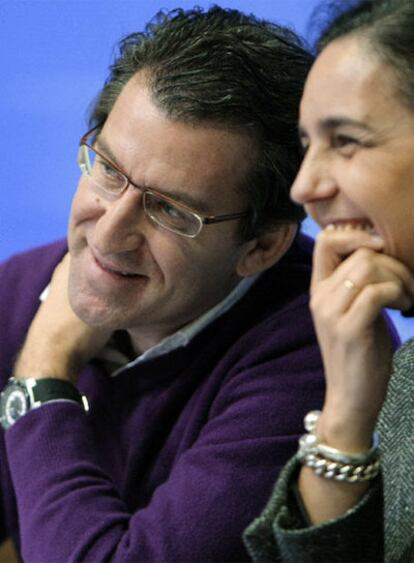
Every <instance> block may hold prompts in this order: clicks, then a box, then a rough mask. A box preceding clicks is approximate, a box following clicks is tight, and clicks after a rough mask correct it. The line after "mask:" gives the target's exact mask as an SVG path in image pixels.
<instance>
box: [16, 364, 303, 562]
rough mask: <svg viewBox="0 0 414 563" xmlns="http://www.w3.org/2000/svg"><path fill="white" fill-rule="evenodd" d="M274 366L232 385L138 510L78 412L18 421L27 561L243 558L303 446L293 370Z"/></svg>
mask: <svg viewBox="0 0 414 563" xmlns="http://www.w3.org/2000/svg"><path fill="white" fill-rule="evenodd" d="M270 367H273V369H272V371H273V370H274V371H273V373H272V374H269V375H266V376H264V375H263V373H261V366H257V368H256V369H255V368H254V367H253V366H251V367H249V369H246V370H245V371H240V373H238V374H237V375H236V374H234V376H233V377H229V381H228V382H227V383H226V385H224V386H223V389H222V390H221V392H220V394H219V395H218V396H217V397H216V398H215V400H214V402H213V404H212V406H211V409H210V412H209V413H206V415H207V416H208V420H206V424H205V425H204V426H203V429H202V431H201V433H200V435H199V439H198V440H197V441H196V442H195V443H194V444H193V446H192V447H191V448H190V449H189V450H186V451H185V452H183V453H182V454H181V455H180V456H179V458H178V460H177V462H176V464H175V465H174V468H173V470H172V472H171V473H170V475H169V478H168V479H167V481H165V482H164V483H163V484H162V485H160V486H159V487H158V488H157V489H156V490H155V492H154V494H153V496H152V498H151V500H150V501H149V504H148V505H147V506H145V507H142V508H141V509H140V510H138V511H136V512H131V511H130V509H129V508H128V506H127V504H126V503H125V501H123V500H122V499H121V496H120V494H119V492H118V491H117V490H116V489H115V488H114V486H113V484H112V482H111V479H110V478H109V477H108V475H106V474H105V471H104V470H103V469H102V467H101V465H100V462H99V452H98V451H97V450H96V446H95V443H94V435H93V432H92V430H91V428H90V427H89V423H88V419H87V415H85V413H84V412H83V411H82V409H81V407H80V406H78V405H77V404H75V403H54V404H53V403H50V404H48V405H45V406H43V407H41V408H39V409H37V410H35V411H32V412H30V413H29V414H27V415H26V416H24V417H23V418H22V419H20V420H19V421H18V422H17V423H16V424H15V425H14V426H13V427H12V428H11V429H10V430H8V431H7V433H6V442H7V448H8V459H9V464H10V468H11V472H12V475H13V481H14V486H15V491H16V496H17V501H18V505H19V514H20V533H21V539H22V556H23V558H29V555H30V557H31V558H33V559H35V560H39V561H40V560H62V561H66V560H84V559H85V558H86V559H89V560H96V561H102V560H107V559H110V558H111V559H112V560H113V561H118V560H134V559H135V560H138V559H139V560H141V559H142V560H152V561H172V560H183V561H185V560H188V561H190V560H198V559H200V560H217V561H218V560H220V561H224V560H226V559H231V560H246V559H247V554H246V553H245V552H244V550H243V547H242V542H241V532H242V530H243V528H244V527H245V526H246V525H247V523H248V522H249V521H250V520H251V519H252V518H253V516H254V515H255V514H257V513H258V511H259V510H260V507H261V506H263V504H264V502H265V501H266V498H267V496H268V494H269V492H270V489H271V485H272V482H273V479H274V476H275V467H276V471H277V468H278V467H280V466H281V465H282V464H283V462H284V460H285V459H286V458H287V457H288V456H289V455H290V453H291V452H292V448H293V447H295V446H296V441H297V438H298V435H297V434H296V433H295V430H296V429H297V430H298V427H299V425H300V421H299V420H297V421H296V418H301V417H296V415H295V413H294V411H289V409H288V408H287V405H289V404H291V403H292V402H293V401H294V394H295V391H294V385H293V384H292V387H291V390H290V391H286V390H285V389H284V387H285V385H284V384H285V382H286V380H285V378H284V377H283V376H282V375H283V374H282V373H281V369H284V370H285V374H284V375H286V366H285V367H283V365H282V363H281V362H277V361H274V362H273V366H270ZM291 375H292V378H293V377H294V376H295V373H294V372H292V374H291ZM309 383H311V382H309ZM278 396H280V403H277V397H278ZM308 400H309V402H313V400H314V398H312V397H311V394H310V393H309V394H308V397H307V399H306V400H305V402H306V401H308ZM304 406H305V408H307V407H308V405H307V404H305V405H304ZM272 407H273V409H274V412H272V410H271V409H272ZM264 413H269V416H266V415H265V414H264ZM289 417H291V419H290V420H289ZM289 427H291V428H292V431H293V433H292V434H289V432H288V431H287V428H289ZM277 429H279V432H280V433H279V434H277ZM137 432H138V430H137ZM29 459H30V463H28V462H27V460H29ZM62 530H64V533H62Z"/></svg>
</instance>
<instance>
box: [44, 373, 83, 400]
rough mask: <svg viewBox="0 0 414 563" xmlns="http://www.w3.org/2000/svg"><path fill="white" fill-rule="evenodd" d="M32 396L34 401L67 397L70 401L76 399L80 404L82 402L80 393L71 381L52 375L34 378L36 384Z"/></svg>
mask: <svg viewBox="0 0 414 563" xmlns="http://www.w3.org/2000/svg"><path fill="white" fill-rule="evenodd" d="M33 398H34V400H35V401H36V402H37V401H39V402H40V403H46V402H47V401H55V400H59V399H68V400H70V401H76V402H77V403H80V404H81V405H83V404H84V402H83V400H82V395H81V394H80V393H79V391H78V390H77V389H76V387H75V386H74V385H72V383H70V382H69V381H64V380H63V379H56V378H52V377H50V378H49V377H48V378H44V379H36V385H34V387H33Z"/></svg>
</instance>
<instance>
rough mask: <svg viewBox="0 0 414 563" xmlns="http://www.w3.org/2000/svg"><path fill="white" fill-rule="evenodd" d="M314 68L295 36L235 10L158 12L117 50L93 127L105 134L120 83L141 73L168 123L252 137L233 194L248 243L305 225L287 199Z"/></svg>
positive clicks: (298, 210)
mask: <svg viewBox="0 0 414 563" xmlns="http://www.w3.org/2000/svg"><path fill="white" fill-rule="evenodd" d="M312 62H313V59H312V56H311V55H310V53H309V52H308V51H307V49H305V47H304V45H303V44H302V41H301V40H300V39H299V38H298V36H297V35H296V34H295V33H294V32H292V31H291V30H289V29H288V28H286V27H282V26H280V25H276V24H274V23H271V22H269V21H265V20H259V19H258V18H256V17H255V16H253V15H246V14H243V13H241V12H239V11H238V10H230V9H223V8H220V7H218V6H213V7H211V8H210V9H209V10H206V11H204V10H202V9H201V8H198V7H197V8H194V9H192V10H188V11H185V10H182V9H176V10H173V11H171V12H169V13H166V12H164V11H163V12H159V13H158V14H157V15H156V16H155V18H154V19H153V20H152V21H151V22H150V23H149V24H147V26H146V27H145V30H144V31H143V32H137V33H132V34H130V35H128V36H127V37H125V38H124V39H123V40H122V41H121V42H120V44H119V54H118V56H117V58H116V60H115V62H114V64H113V65H112V67H111V73H110V76H109V77H108V79H107V81H106V83H105V85H104V87H103V89H102V91H101V92H100V94H99V95H98V97H97V99H96V101H95V103H94V106H93V108H92V111H91V118H90V122H91V125H101V126H102V125H103V124H104V123H105V121H106V119H107V117H108V115H109V113H110V111H111V109H112V107H113V105H114V103H115V101H116V99H117V98H118V96H119V94H120V92H121V90H122V89H123V87H124V86H125V84H126V83H127V82H128V81H129V80H130V78H131V77H132V76H134V75H135V74H136V73H137V72H139V71H141V70H144V69H145V71H146V73H147V75H148V77H149V82H148V86H149V88H150V91H151V93H152V96H153V101H154V103H155V104H156V105H157V106H158V107H159V108H160V109H161V110H162V111H164V112H165V114H166V115H167V116H168V117H169V118H171V119H176V120H178V121H183V122H188V123H191V124H194V125H198V124H203V125H204V124H210V125H213V126H219V127H224V128H228V129H234V130H238V131H241V132H243V133H246V134H248V135H250V136H251V137H252V139H254V140H255V142H256V143H257V147H258V157H257V159H256V161H255V163H254V166H252V168H251V170H250V173H249V174H248V175H247V176H246V177H245V178H244V180H243V185H242V186H240V189H241V190H242V191H243V193H245V194H247V199H248V203H249V214H248V217H247V218H246V220H244V221H243V223H242V225H241V229H242V231H241V236H242V239H243V240H249V239H251V238H253V237H255V236H257V235H260V234H261V233H263V232H266V231H268V230H274V229H275V228H277V225H278V224H280V223H281V222H283V223H285V222H297V221H300V220H301V219H303V216H304V213H303V210H302V208H300V207H299V206H297V205H295V204H294V203H292V202H291V200H290V197H289V191H290V186H291V184H292V182H293V180H294V178H295V175H296V173H297V171H298V168H299V165H300V161H301V148H300V145H299V142H298V135H297V119H298V110H299V102H300V98H301V95H302V91H303V86H304V82H305V78H306V75H307V73H308V71H309V68H310V66H311V64H312Z"/></svg>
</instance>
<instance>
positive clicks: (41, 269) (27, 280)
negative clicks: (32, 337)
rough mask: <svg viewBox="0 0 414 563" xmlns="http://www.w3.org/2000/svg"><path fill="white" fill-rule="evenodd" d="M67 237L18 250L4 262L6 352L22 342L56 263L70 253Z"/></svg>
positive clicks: (0, 302)
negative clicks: (68, 251) (65, 239)
mask: <svg viewBox="0 0 414 563" xmlns="http://www.w3.org/2000/svg"><path fill="white" fill-rule="evenodd" d="M66 250H67V246H66V242H65V241H63V240H62V241H57V242H54V243H51V244H48V245H44V246H41V247H37V248H33V249H31V250H28V251H26V252H21V253H19V254H16V255H14V256H12V257H10V258H9V259H7V260H6V261H4V262H2V263H1V264H0V288H1V290H0V311H1V316H0V332H1V334H0V343H1V344H2V345H3V352H6V351H7V349H8V348H10V346H12V343H14V342H20V340H21V338H22V335H23V334H24V333H25V331H26V329H27V325H28V323H29V322H30V320H31V318H32V316H33V314H34V312H35V311H36V309H37V308H38V306H39V297H40V294H41V292H42V291H43V289H44V288H45V287H46V286H47V284H48V283H49V281H50V278H51V275H52V273H53V271H54V269H55V266H56V264H57V263H58V262H59V261H60V260H61V259H62V257H63V256H64V254H65V253H66Z"/></svg>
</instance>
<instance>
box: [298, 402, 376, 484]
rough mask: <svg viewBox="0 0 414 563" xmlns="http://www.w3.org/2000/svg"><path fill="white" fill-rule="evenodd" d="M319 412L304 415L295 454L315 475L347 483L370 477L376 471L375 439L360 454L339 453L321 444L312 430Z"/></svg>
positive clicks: (314, 427) (373, 475)
mask: <svg viewBox="0 0 414 563" xmlns="http://www.w3.org/2000/svg"><path fill="white" fill-rule="evenodd" d="M320 414H321V411H311V412H309V413H308V414H307V415H306V416H305V420H304V423H305V428H306V430H307V431H308V434H304V435H303V436H302V437H301V438H300V440H299V450H298V457H299V459H300V461H301V463H302V464H303V465H305V466H306V467H310V468H311V469H312V470H313V471H314V472H315V473H316V475H319V476H321V477H324V478H325V479H335V480H336V481H345V482H347V483H358V482H361V481H369V480H371V479H374V478H375V477H376V476H377V475H378V473H379V470H380V460H379V453H378V447H377V445H376V443H375V442H376V440H375V439H374V445H373V447H372V448H371V449H370V450H369V451H368V452H364V453H360V454H356V453H350V452H343V451H341V450H338V449H336V448H332V447H330V446H327V445H326V444H322V443H321V442H320V441H319V438H318V436H317V435H316V433H315V430H316V424H317V422H318V419H319V416H320Z"/></svg>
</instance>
